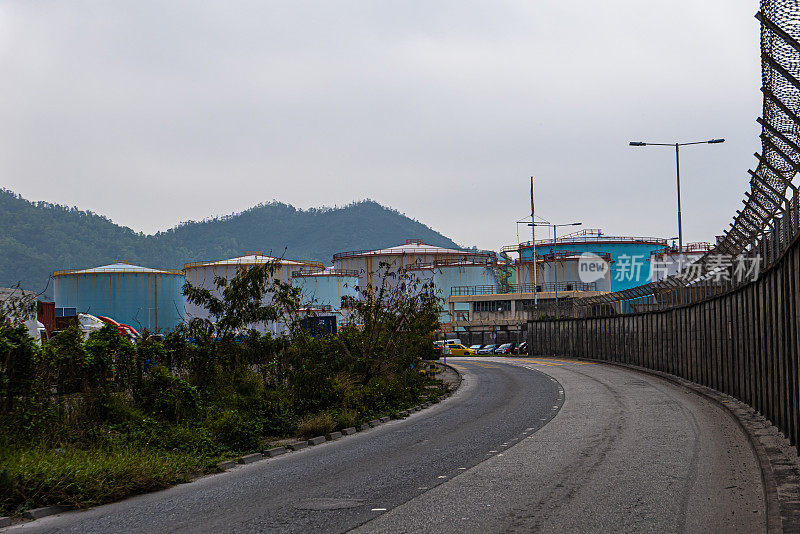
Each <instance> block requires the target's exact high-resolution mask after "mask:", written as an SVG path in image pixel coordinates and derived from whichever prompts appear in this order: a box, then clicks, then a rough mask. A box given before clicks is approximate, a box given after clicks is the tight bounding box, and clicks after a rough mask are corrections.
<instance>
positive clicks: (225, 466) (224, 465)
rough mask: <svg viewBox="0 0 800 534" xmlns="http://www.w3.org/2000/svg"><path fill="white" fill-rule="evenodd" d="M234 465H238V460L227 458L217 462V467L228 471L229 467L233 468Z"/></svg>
mask: <svg viewBox="0 0 800 534" xmlns="http://www.w3.org/2000/svg"><path fill="white" fill-rule="evenodd" d="M234 467H236V462H234V461H233V460H226V461H224V462H220V463H218V464H217V469H219V470H220V471H227V470H228V469H233V468H234Z"/></svg>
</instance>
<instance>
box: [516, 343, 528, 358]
mask: <svg viewBox="0 0 800 534" xmlns="http://www.w3.org/2000/svg"><path fill="white" fill-rule="evenodd" d="M516 352H517V354H519V355H521V356H527V355H528V342H527V341H523V342H522V343H520V344H519V346H518V347H517V350H516Z"/></svg>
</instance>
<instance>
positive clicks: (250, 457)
mask: <svg viewBox="0 0 800 534" xmlns="http://www.w3.org/2000/svg"><path fill="white" fill-rule="evenodd" d="M263 459H264V456H263V455H262V454H261V453H260V452H254V453H253V454H246V455H244V456H242V457H241V458H239V460H238V462H239V463H240V464H252V463H253V462H257V461H259V460H263Z"/></svg>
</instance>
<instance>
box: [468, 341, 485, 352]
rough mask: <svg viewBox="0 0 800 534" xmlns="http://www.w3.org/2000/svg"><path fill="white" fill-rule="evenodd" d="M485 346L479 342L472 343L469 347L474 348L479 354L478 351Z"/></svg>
mask: <svg viewBox="0 0 800 534" xmlns="http://www.w3.org/2000/svg"><path fill="white" fill-rule="evenodd" d="M483 347H484V345H481V344H480V343H478V344H477V345H471V346H470V347H469V348H471V349H472V350H474V351H475V354H478V351H479V350H481V349H482V348H483Z"/></svg>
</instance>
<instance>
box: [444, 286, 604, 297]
mask: <svg viewBox="0 0 800 534" xmlns="http://www.w3.org/2000/svg"><path fill="white" fill-rule="evenodd" d="M534 287H535V288H536V291H535V292H536V293H547V292H555V290H556V288H558V290H559V291H566V292H569V291H597V283H596V282H588V283H587V282H558V283H555V282H544V283H542V284H538V285H536V286H534V285H533V284H508V285H506V286H504V287H502V288H498V287H497V286H496V285H485V286H453V287H451V288H450V295H451V296H454V297H463V296H471V295H504V294H512V293H534Z"/></svg>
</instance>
